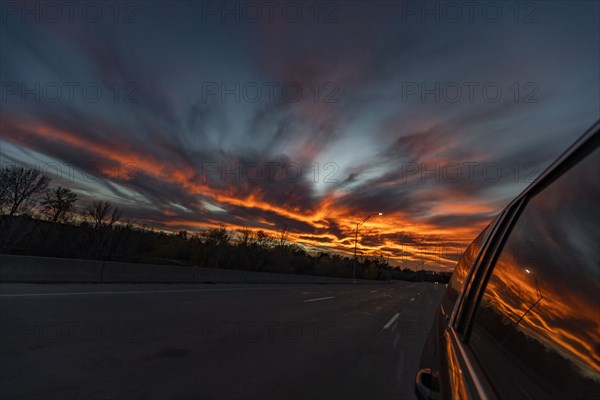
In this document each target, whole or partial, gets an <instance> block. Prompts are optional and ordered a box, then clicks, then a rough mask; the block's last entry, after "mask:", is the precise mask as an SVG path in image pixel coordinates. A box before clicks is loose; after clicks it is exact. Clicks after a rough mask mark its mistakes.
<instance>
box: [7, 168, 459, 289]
mask: <svg viewBox="0 0 600 400" xmlns="http://www.w3.org/2000/svg"><path fill="white" fill-rule="evenodd" d="M78 200H79V199H78V196H77V194H76V193H75V192H73V191H72V190H71V189H69V188H67V187H64V186H60V185H55V184H53V183H52V180H51V179H50V178H48V177H47V176H45V175H44V174H42V173H41V172H40V171H39V170H35V169H28V168H24V167H20V166H6V167H3V168H2V169H1V170H0V212H1V217H0V228H1V230H2V237H1V238H0V252H1V253H7V254H22V255H33V256H49V257H63V258H82V259H93V260H112V261H124V262H139V263H155V264H171V265H184V266H199V267H213V268H227V269H243V270H251V271H264V272H278V273H296V274H310V275H322V276H335V277H346V278H350V277H352V268H353V259H352V258H351V257H346V256H342V255H339V254H330V253H327V252H320V253H318V254H310V253H308V252H307V251H306V250H305V249H304V248H303V247H302V246H300V245H298V244H296V243H292V242H291V241H290V240H289V239H288V237H289V232H288V230H287V228H286V227H282V228H281V229H280V230H279V231H278V233H277V234H276V235H270V234H268V233H267V232H265V231H263V230H260V229H252V228H249V227H248V228H242V229H238V230H232V229H227V228H226V227H225V226H221V227H216V228H211V229H207V230H205V231H202V232H200V233H193V234H192V233H189V232H187V231H180V232H177V233H167V232H163V231H160V230H156V229H154V228H152V227H150V226H148V225H143V224H135V223H133V222H131V221H128V220H123V216H122V212H121V210H120V209H119V207H118V206H116V205H113V204H111V203H110V202H108V201H102V200H100V201H93V202H91V203H90V204H88V205H87V206H85V207H83V208H78V204H77V202H78ZM449 276H450V274H435V273H432V272H430V271H413V270H411V269H403V270H400V269H397V268H392V267H390V266H389V264H388V262H387V260H386V259H385V258H384V257H382V256H372V257H359V258H358V260H357V277H359V278H365V279H382V280H389V279H404V280H412V281H419V280H432V281H433V280H435V281H440V282H446V281H447V280H448V279H449Z"/></svg>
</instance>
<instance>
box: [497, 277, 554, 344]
mask: <svg viewBox="0 0 600 400" xmlns="http://www.w3.org/2000/svg"><path fill="white" fill-rule="evenodd" d="M525 272H527V273H528V274H529V275H531V276H532V277H533V280H534V281H535V291H536V294H537V297H538V298H537V300H536V301H535V302H534V303H533V304H532V305H531V306H529V308H527V310H526V311H525V312H524V313H523V315H521V317H520V318H519V319H518V320H517V322H515V323H514V325H513V326H512V328H511V329H510V330H509V331H508V332H507V333H506V335H505V336H504V339H502V343H504V342H506V339H508V337H509V336H510V334H511V333H512V331H514V330H515V328H516V327H517V325H519V324H520V323H521V321H522V320H523V318H525V316H526V315H527V314H529V311H531V310H532V309H533V307H535V306H536V305H537V304H538V303H539V302H540V301H542V299H543V298H544V296H543V295H542V291H541V290H540V285H539V284H538V280H537V278H536V277H535V274H534V273H533V272H531V270H530V269H528V268H525Z"/></svg>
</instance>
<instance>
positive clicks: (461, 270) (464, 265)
mask: <svg viewBox="0 0 600 400" xmlns="http://www.w3.org/2000/svg"><path fill="white" fill-rule="evenodd" d="M491 226H492V224H490V225H488V226H487V227H486V228H485V229H484V230H483V231H482V232H481V233H480V234H479V236H477V238H475V240H473V242H472V243H471V244H470V245H469V247H467V249H466V250H465V252H464V253H463V254H462V255H461V256H460V259H459V260H458V263H457V264H456V267H454V272H453V273H452V277H451V278H450V281H449V282H448V288H447V289H446V293H445V294H444V298H443V299H442V306H443V307H444V311H445V312H446V313H447V314H450V313H451V312H452V308H453V307H454V303H456V299H458V295H459V293H460V292H461V290H462V288H463V285H464V284H465V281H466V279H467V275H468V274H469V270H470V269H471V266H472V265H473V263H474V262H475V259H476V258H477V254H479V250H481V247H482V246H483V242H484V241H485V238H486V236H487V233H488V232H489V230H490V227H491Z"/></svg>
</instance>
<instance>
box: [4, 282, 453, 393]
mask: <svg viewBox="0 0 600 400" xmlns="http://www.w3.org/2000/svg"><path fill="white" fill-rule="evenodd" d="M443 290H444V285H434V284H431V283H410V282H395V283H393V284H381V285H364V286H363V285H296V286H292V285H257V284H255V285H226V284H220V285H131V284H129V285H115V284H112V285H91V284H88V285H73V284H71V285H35V284H3V285H0V328H1V329H0V334H1V336H0V397H1V398H3V399H5V398H27V399H33V398H40V399H68V398H77V399H83V398H85V399H100V398H104V399H108V398H124V399H141V398H150V399H167V398H175V399H186V398H195V399H344V400H346V399H394V400H399V399H413V398H414V394H413V382H414V375H415V372H416V369H417V367H418V363H419V357H420V353H421V349H422V346H423V344H424V341H425V339H426V335H427V333H428V330H429V329H430V324H431V321H432V317H433V312H434V309H435V308H436V307H437V306H438V304H439V301H440V299H441V295H442V293H443Z"/></svg>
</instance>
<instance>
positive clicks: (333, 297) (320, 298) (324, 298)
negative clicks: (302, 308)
mask: <svg viewBox="0 0 600 400" xmlns="http://www.w3.org/2000/svg"><path fill="white" fill-rule="evenodd" d="M328 299H335V296H329V297H319V298H318V299H310V300H304V302H305V303H310V302H311V301H321V300H328Z"/></svg>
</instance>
